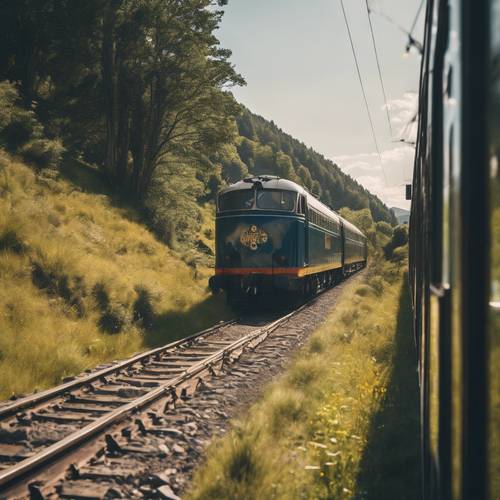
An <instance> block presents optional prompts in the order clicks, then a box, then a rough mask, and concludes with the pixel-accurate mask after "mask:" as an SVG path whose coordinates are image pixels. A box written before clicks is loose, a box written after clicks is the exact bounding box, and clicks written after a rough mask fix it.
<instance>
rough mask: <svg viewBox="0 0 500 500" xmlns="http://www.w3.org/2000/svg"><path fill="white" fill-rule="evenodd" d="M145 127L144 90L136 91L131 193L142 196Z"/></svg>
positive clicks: (133, 114)
mask: <svg viewBox="0 0 500 500" xmlns="http://www.w3.org/2000/svg"><path fill="white" fill-rule="evenodd" d="M144 126H145V109H144V103H143V100H142V89H135V91H134V98H133V102H132V125H131V129H130V150H131V152H132V158H133V163H132V175H131V176H130V186H129V187H130V191H131V192H132V193H134V194H135V195H139V194H140V182H141V177H142V173H143V171H144V149H145V144H144V138H145V133H144Z"/></svg>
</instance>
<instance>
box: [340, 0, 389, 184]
mask: <svg viewBox="0 0 500 500" xmlns="http://www.w3.org/2000/svg"><path fill="white" fill-rule="evenodd" d="M339 1H340V6H341V8H342V14H343V15H344V22H345V26H346V28H347V35H348V36H349V42H350V44H351V50H352V55H353V57H354V63H355V65H356V71H357V73H358V80H359V84H360V85H361V92H362V93H363V99H364V101H365V108H366V114H367V115H368V121H369V123H370V128H371V131H372V136H373V142H374V143H375V149H376V150H377V154H378V158H379V161H380V168H381V169H382V172H383V174H384V180H385V184H386V186H387V185H388V183H387V176H386V174H385V170H384V165H383V163H382V155H381V154H380V149H379V147H378V142H377V136H376V135H375V127H374V126H373V120H372V115H371V113H370V107H369V106H368V99H367V98H366V92H365V86H364V84H363V79H362V78H361V71H360V69H359V63H358V56H357V55H356V49H355V48H354V42H353V40H352V35H351V28H350V27H349V21H348V20H347V14H346V12H345V8H344V1H343V0H339Z"/></svg>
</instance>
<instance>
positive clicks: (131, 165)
mask: <svg viewBox="0 0 500 500" xmlns="http://www.w3.org/2000/svg"><path fill="white" fill-rule="evenodd" d="M222 4H223V2H222V3H219V2H214V1H212V0H185V1H183V2H179V1H177V0H161V1H160V0H138V1H136V0H89V1H85V2H76V3H71V2H69V3H68V2H57V1H55V0H48V1H46V2H40V1H39V0H26V1H24V2H17V1H14V0H6V1H5V2H2V5H1V7H0V80H2V79H8V80H11V81H18V82H19V85H20V89H21V95H22V98H23V101H24V102H25V103H27V104H28V105H31V103H36V105H37V114H38V116H39V117H40V118H41V119H42V122H43V123H44V125H45V126H46V128H47V131H48V132H49V135H50V136H51V137H54V136H61V137H62V140H63V142H64V144H65V145H67V147H68V148H69V150H70V152H71V153H73V154H75V155H77V154H78V155H81V156H82V157H83V159H85V160H89V161H91V162H94V163H98V164H99V165H101V167H102V169H103V171H105V172H106V174H107V177H108V179H109V180H110V181H111V182H112V183H113V185H115V186H117V187H119V188H120V189H122V190H124V191H128V192H129V193H132V194H133V196H134V197H135V198H136V199H138V200H139V201H141V202H142V201H144V199H145V198H146V196H147V192H148V190H149V188H150V186H151V183H152V182H153V179H154V178H155V175H156V171H157V169H159V168H161V165H162V164H163V162H164V160H165V159H166V158H170V157H171V156H172V155H175V156H176V157H177V158H179V159H180V160H181V161H184V162H186V161H193V160H194V159H197V158H198V156H199V155H200V154H203V155H205V156H209V155H212V154H214V153H216V152H217V150H218V148H219V147H220V146H221V145H222V144H224V143H227V142H230V141H231V138H232V137H233V135H234V134H235V132H236V129H235V126H234V117H235V116H236V114H237V113H238V111H239V106H238V105H237V103H236V102H235V101H234V98H233V97H232V94H231V93H229V91H228V90H229V88H230V87H231V86H233V85H239V84H243V83H244V80H243V79H242V78H241V76H239V75H238V74H237V73H236V72H235V71H234V69H233V66H232V65H231V64H230V62H229V57H230V55H231V52H230V51H228V50H225V49H223V48H221V47H220V45H219V41H218V40H217V38H216V37H215V36H214V31H215V30H216V29H217V27H218V25H219V23H220V20H221V17H222V11H220V10H218V9H217V7H218V6H219V5H222ZM2 96H3V100H5V101H10V102H12V100H13V99H15V96H14V95H13V94H12V92H11V91H10V90H9V89H7V90H5V89H4V92H3V94H2V91H1V90H0V105H1V100H2ZM30 117H31V115H27V114H25V115H24V116H23V118H24V119H25V121H24V122H22V123H19V120H18V124H17V125H18V126H17V127H14V126H13V125H11V129H12V130H11V131H10V132H11V133H10V135H9V141H10V142H13V141H16V142H17V144H16V147H18V146H19V145H21V144H25V143H27V142H28V141H30V140H34V139H42V137H41V136H39V135H34V134H33V133H29V132H30V131H29V130H27V129H28V128H29V127H28V126H29V118H30ZM8 118H9V117H8V116H1V117H0V122H2V121H5V120H7V119H8ZM27 132H28V133H27ZM56 150H57V145H53V146H50V147H49V145H48V144H46V143H45V144H42V143H40V142H36V143H34V144H31V145H30V146H29V147H27V155H28V156H29V157H31V158H32V159H34V160H35V162H36V163H38V164H45V163H53V162H54V161H55V160H56V158H57V155H56V154H55V153H56Z"/></svg>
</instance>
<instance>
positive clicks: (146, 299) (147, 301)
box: [133, 286, 155, 328]
mask: <svg viewBox="0 0 500 500" xmlns="http://www.w3.org/2000/svg"><path fill="white" fill-rule="evenodd" d="M135 291H136V292H137V298H136V299H135V302H134V307H133V309H134V321H137V322H138V323H139V324H140V325H141V326H142V327H143V328H151V327H152V326H153V321H154V317H155V313H154V309H153V305H152V297H151V293H150V292H149V290H148V289H147V288H146V287H143V286H137V287H135Z"/></svg>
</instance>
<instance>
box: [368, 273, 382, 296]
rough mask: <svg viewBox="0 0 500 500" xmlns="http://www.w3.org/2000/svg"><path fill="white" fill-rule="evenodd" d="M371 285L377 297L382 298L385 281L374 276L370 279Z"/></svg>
mask: <svg viewBox="0 0 500 500" xmlns="http://www.w3.org/2000/svg"><path fill="white" fill-rule="evenodd" d="M369 283H370V286H371V287H372V288H373V290H374V291H375V295H377V296H378V297H380V296H381V295H382V292H383V291H384V280H383V279H382V278H381V277H380V276H373V277H372V278H370V280H369Z"/></svg>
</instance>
